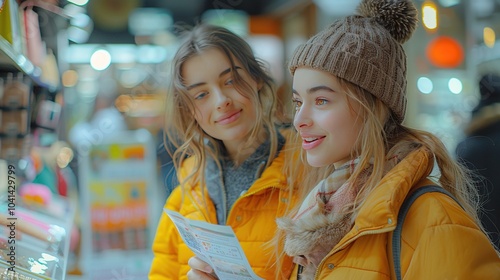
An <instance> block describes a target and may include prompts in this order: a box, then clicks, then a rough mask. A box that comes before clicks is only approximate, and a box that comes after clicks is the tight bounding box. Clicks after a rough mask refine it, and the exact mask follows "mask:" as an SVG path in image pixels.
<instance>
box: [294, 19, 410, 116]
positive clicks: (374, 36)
mask: <svg viewBox="0 0 500 280" xmlns="http://www.w3.org/2000/svg"><path fill="white" fill-rule="evenodd" d="M297 67H310V68H313V69H318V70H322V71H326V72H329V73H331V74H333V75H335V76H337V77H339V78H342V79H345V80H347V81H349V82H351V83H354V84H356V85H358V86H360V87H361V88H363V89H365V90H366V91H368V92H370V93H371V94H373V95H375V96H376V97H378V98H379V99H380V100H382V102H384V103H385V104H386V105H387V106H388V107H389V108H390V109H391V110H392V111H393V112H394V114H395V116H396V117H397V119H398V120H399V122H402V121H403V119H404V117H405V111H406V102H407V101H406V54H405V52H404V50H403V47H402V45H401V44H400V43H399V42H398V41H396V39H394V38H393V37H392V36H391V34H390V33H389V31H388V30H387V29H385V28H384V27H383V26H381V25H380V24H379V23H378V22H377V21H376V20H375V19H374V18H367V17H361V16H357V15H355V16H348V17H346V18H343V19H341V20H337V21H335V22H334V23H332V24H331V25H330V26H328V27H327V28H326V29H325V30H323V31H322V32H320V33H318V34H316V35H315V36H314V37H312V38H311V39H309V40H308V41H307V42H306V43H305V44H303V45H300V46H299V47H298V48H297V49H296V50H295V52H294V54H293V57H292V59H291V61H290V63H289V69H290V73H291V74H292V76H293V75H294V73H295V70H296V69H297Z"/></svg>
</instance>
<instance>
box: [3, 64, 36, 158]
mask: <svg viewBox="0 0 500 280" xmlns="http://www.w3.org/2000/svg"><path fill="white" fill-rule="evenodd" d="M31 88H32V87H31V84H30V79H29V78H27V77H26V76H25V75H24V74H23V73H21V72H18V73H16V74H14V73H10V72H9V73H4V74H0V158H3V159H9V158H19V157H20V154H21V153H22V149H23V146H24V144H25V143H24V142H25V138H26V136H27V135H28V132H29V123H30V120H29V117H30V108H29V106H30V102H29V101H30V92H31Z"/></svg>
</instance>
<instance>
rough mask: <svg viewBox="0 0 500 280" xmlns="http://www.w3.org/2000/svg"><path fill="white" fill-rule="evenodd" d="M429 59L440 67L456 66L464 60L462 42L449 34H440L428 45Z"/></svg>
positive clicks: (427, 53)
mask: <svg viewBox="0 0 500 280" xmlns="http://www.w3.org/2000/svg"><path fill="white" fill-rule="evenodd" d="M426 55H427V59H428V60H429V61H430V62H431V63H432V64H433V65H434V66H436V67H438V68H455V67H457V66H459V65H460V64H461V63H462V62H463V60H464V50H463V48H462V46H461V45H460V43H458V42H457V41H456V40H455V39H453V38H451V37H448V36H439V37H437V38H435V39H433V40H432V41H431V42H429V44H428V45H427V49H426Z"/></svg>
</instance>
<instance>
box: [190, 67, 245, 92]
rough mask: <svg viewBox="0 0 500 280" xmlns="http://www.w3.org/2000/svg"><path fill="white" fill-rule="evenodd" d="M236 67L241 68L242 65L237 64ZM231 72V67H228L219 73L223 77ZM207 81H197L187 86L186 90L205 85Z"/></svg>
mask: <svg viewBox="0 0 500 280" xmlns="http://www.w3.org/2000/svg"><path fill="white" fill-rule="evenodd" d="M234 69H241V67H239V66H235V67H234ZM229 72H231V68H227V69H226V70H224V71H222V72H220V74H219V78H221V77H222V76H224V75H226V74H227V73H229ZM205 84H206V83H205V82H201V83H195V84H192V85H190V86H187V87H186V90H192V89H193V88H195V87H199V86H202V85H205Z"/></svg>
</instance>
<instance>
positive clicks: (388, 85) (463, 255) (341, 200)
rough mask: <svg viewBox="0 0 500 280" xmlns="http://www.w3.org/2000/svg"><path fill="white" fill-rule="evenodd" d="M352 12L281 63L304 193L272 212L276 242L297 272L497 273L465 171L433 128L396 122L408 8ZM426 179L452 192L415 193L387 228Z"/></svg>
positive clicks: (401, 0) (387, 2) (413, 17)
mask: <svg viewBox="0 0 500 280" xmlns="http://www.w3.org/2000/svg"><path fill="white" fill-rule="evenodd" d="M357 11H358V14H357V15H353V16H347V17H345V18H343V19H339V20H337V21H335V22H334V23H333V24H331V25H330V26H329V27H327V28H326V29H325V30H323V31H322V32H320V33H318V34H316V35H315V36H313V37H312V38H311V39H309V40H308V41H307V42H306V43H305V44H303V45H301V46H299V47H298V48H297V49H296V50H295V52H294V54H293V56H292V58H291V60H290V63H289V68H290V72H291V74H292V75H293V102H294V103H295V108H296V112H295V116H294V126H295V128H296V130H297V132H298V133H297V134H298V135H297V136H298V138H299V141H300V142H301V145H302V150H303V153H304V155H305V159H304V160H305V161H307V164H308V165H310V166H311V170H310V171H306V172H307V173H306V174H308V176H307V179H309V180H308V181H304V182H302V186H303V188H304V189H306V190H307V191H308V195H305V196H304V197H305V198H304V199H303V202H302V203H300V204H299V206H298V207H297V208H296V210H295V211H292V213H291V214H289V215H287V217H284V218H280V219H278V221H277V222H278V227H279V229H280V235H279V240H282V241H283V242H284V252H285V253H286V254H287V255H288V256H292V257H294V261H295V262H296V263H297V264H298V268H297V270H296V273H298V274H299V279H302V280H305V279H363V280H367V279H412V280H413V279H436V280H437V279H482V280H485V279H500V259H499V256H498V252H496V251H495V249H494V247H493V246H492V244H491V242H490V240H489V239H488V237H487V236H486V235H485V234H484V232H483V230H482V226H481V224H480V222H479V219H478V209H479V205H478V203H477V201H478V199H477V198H478V197H477V190H476V189H475V188H474V185H473V184H472V181H471V180H470V178H469V177H468V171H467V170H466V169H463V167H461V166H459V165H457V163H456V161H454V160H453V158H452V157H451V156H450V154H449V153H448V151H447V150H446V148H445V146H444V145H443V143H442V142H441V141H440V140H439V139H438V138H437V137H436V136H434V135H432V134H431V133H428V132H424V131H419V130H416V129H412V128H409V127H406V126H405V125H403V124H402V122H403V119H404V117H405V109H406V103H407V99H406V85H407V79H406V55H405V52H404V50H403V46H402V44H403V43H404V42H405V41H407V40H408V39H409V38H410V37H411V34H412V33H413V31H414V30H415V28H416V24H417V10H416V8H415V7H414V5H413V4H412V2H411V1H410V0H363V1H362V2H361V3H360V6H359V7H358V10H357ZM433 170H434V171H436V172H435V173H432V171H433ZM318 178H319V179H318ZM320 179H322V180H320ZM426 185H438V190H442V189H444V190H446V191H448V192H449V193H450V195H447V194H443V193H440V192H430V193H425V194H423V195H422V196H420V197H419V198H418V199H416V200H415V201H414V203H413V204H412V205H411V206H410V208H409V212H408V214H407V216H406V219H404V220H401V221H399V223H400V224H403V227H402V235H401V237H400V238H397V235H394V236H393V232H394V230H395V228H396V226H397V224H398V212H399V210H400V208H401V207H402V203H403V201H404V200H405V198H406V197H408V196H409V195H410V193H412V192H413V191H415V190H416V189H419V188H421V187H423V186H426ZM307 186H313V187H312V188H309V189H307ZM455 199H456V201H455ZM393 237H394V238H397V239H395V241H398V242H401V243H400V244H401V248H400V250H399V251H396V253H395V254H396V255H393V246H392V241H393ZM396 247H397V246H396ZM398 256H400V258H399V260H400V261H397V260H398ZM397 267H399V268H400V269H398V274H396V268H397Z"/></svg>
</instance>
